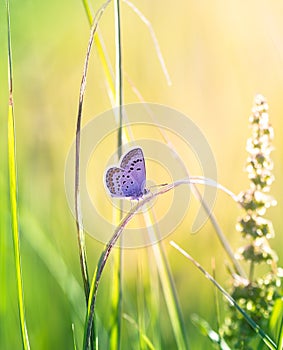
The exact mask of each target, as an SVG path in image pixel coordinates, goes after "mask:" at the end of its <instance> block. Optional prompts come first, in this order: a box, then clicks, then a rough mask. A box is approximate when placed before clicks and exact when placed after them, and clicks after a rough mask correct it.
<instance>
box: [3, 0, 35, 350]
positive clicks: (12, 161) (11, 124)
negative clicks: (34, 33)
mask: <svg viewBox="0 0 283 350" xmlns="http://www.w3.org/2000/svg"><path fill="white" fill-rule="evenodd" d="M6 6H7V23H8V81H9V104H8V162H9V180H10V184H9V185H10V186H9V187H10V203H11V220H12V233H13V244H14V258H15V267H16V279H17V294H18V295H17V296H18V303H19V316H20V324H21V336H22V342H23V348H24V349H25V350H29V349H30V345H29V338H28V332H27V327H26V320H25V309H24V291H23V281H22V271H21V256H20V239H19V223H18V202H17V166H16V144H15V143H16V142H15V139H16V135H15V117H14V103H13V74H12V73H13V72H12V48H11V26H10V8H9V1H7V2H6Z"/></svg>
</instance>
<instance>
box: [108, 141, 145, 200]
mask: <svg viewBox="0 0 283 350" xmlns="http://www.w3.org/2000/svg"><path fill="white" fill-rule="evenodd" d="M145 182H146V170H145V161H144V156H143V151H142V149H141V148H139V147H138V148H134V149H132V150H130V151H129V152H128V153H126V154H125V155H124V156H123V157H122V158H121V161H120V165H119V167H110V168H109V169H108V170H107V171H106V174H105V183H106V188H107V190H108V191H109V194H110V195H111V196H112V197H118V198H124V197H126V198H128V197H129V198H131V199H139V198H141V197H142V196H143V195H144V194H146V193H147V190H146V188H145Z"/></svg>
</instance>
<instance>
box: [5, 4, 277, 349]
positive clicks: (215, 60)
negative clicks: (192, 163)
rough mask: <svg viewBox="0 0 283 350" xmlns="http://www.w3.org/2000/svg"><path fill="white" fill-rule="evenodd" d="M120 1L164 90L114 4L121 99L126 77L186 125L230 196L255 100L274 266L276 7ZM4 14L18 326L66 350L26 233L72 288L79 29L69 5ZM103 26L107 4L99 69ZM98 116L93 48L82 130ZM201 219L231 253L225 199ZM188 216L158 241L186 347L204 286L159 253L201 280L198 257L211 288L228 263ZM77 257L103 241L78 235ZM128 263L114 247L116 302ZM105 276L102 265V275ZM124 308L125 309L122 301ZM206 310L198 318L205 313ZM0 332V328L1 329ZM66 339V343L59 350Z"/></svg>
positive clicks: (57, 305)
mask: <svg viewBox="0 0 283 350" xmlns="http://www.w3.org/2000/svg"><path fill="white" fill-rule="evenodd" d="M133 3H134V4H135V6H137V8H138V9H139V10H140V11H141V12H142V13H143V15H144V16H146V18H147V19H148V20H149V21H150V23H151V25H152V27H153V29H154V31H155V34H156V36H157V39H158V42H159V45H160V48H161V52H162V54H163V57H164V60H165V63H166V66H167V69H168V72H169V74H170V77H171V80H172V85H171V86H168V84H167V82H166V79H165V76H164V74H163V72H162V69H161V66H160V63H159V61H158V58H157V55H156V51H155V47H154V44H153V41H152V38H151V36H150V32H149V30H148V28H147V27H146V26H145V24H144V23H143V22H142V21H141V19H140V18H139V17H138V16H137V15H136V13H134V12H133V10H132V9H131V8H130V7H129V6H128V5H127V4H126V3H124V2H123V1H121V21H122V62H123V71H124V72H125V74H124V75H123V77H124V80H123V81H124V85H123V88H124V91H123V94H124V103H126V104H127V103H133V102H139V100H138V98H137V96H136V95H135V94H134V92H133V91H132V87H131V84H130V83H129V81H128V77H129V78H130V79H131V81H132V82H133V83H134V85H135V86H136V88H137V89H138V90H139V91H140V93H141V94H142V96H143V98H144V100H145V101H148V102H152V103H158V104H162V105H167V106H169V107H172V108H175V109H176V110H179V111H180V112H182V113H183V114H185V115H187V116H188V117H190V118H191V120H192V121H193V122H194V123H195V124H196V125H198V127H199V128H200V129H201V130H202V132H203V133H204V135H205V136H206V139H207V141H208V143H209V144H210V146H211V149H212V151H213V153H214V156H215V159H216V162H217V171H218V180H219V182H220V183H221V184H223V185H225V186H226V187H228V188H229V189H230V190H232V191H233V192H235V193H239V192H240V191H242V190H245V189H247V188H248V186H249V183H248V180H247V174H245V173H244V171H243V170H244V166H245V161H246V157H247V154H246V151H245V145H246V140H247V138H248V137H249V136H250V130H249V127H248V117H249V115H250V111H251V108H252V104H253V99H254V96H255V95H256V94H257V93H261V94H263V95H264V96H265V97H266V99H267V102H268V104H269V107H270V110H269V112H270V121H271V123H272V125H273V127H274V131H275V140H274V147H275V151H274V153H273V160H274V165H275V167H274V174H275V178H276V181H275V183H274V184H273V186H272V189H271V194H272V195H274V196H275V198H276V199H277V201H278V205H277V207H275V208H272V209H271V210H269V211H268V212H267V217H268V218H269V219H271V220H272V222H273V225H274V228H275V233H276V238H275V239H274V240H273V241H272V242H271V244H272V247H274V248H276V252H277V254H278V256H279V265H280V263H281V262H282V257H283V255H282V254H283V252H282V249H281V248H282V246H283V238H282V235H281V231H282V229H283V227H282V226H283V224H282V222H281V220H280V214H281V209H280V207H281V206H282V195H283V186H282V184H281V180H280V179H281V176H282V170H283V169H282V168H283V166H282V164H283V161H282V160H283V157H282V155H283V153H282V152H283V151H282V150H283V119H282V115H283V105H282V101H283V99H282V92H283V40H282V39H283V23H282V13H283V3H282V1H279V0H277V1H276V0H275V1H272V2H271V1H269V2H268V1H255V0H250V1H246V2H243V1H237V2H236V1H232V0H216V1H213V2H212V1H205V0H201V1H180V2H173V1H161V0H155V1H149V0H144V1H140V0H136V1H134V2H133ZM101 4H102V2H101V1H99V2H94V1H93V4H92V5H93V8H94V9H98V8H99V6H100V5H101ZM10 10H11V35H12V54H13V69H14V71H13V78H14V81H13V83H14V104H15V117H16V133H17V135H16V136H17V165H18V181H19V183H18V195H19V219H20V225H21V248H22V251H21V253H22V262H23V280H24V286H25V303H26V313H27V322H28V328H29V330H30V333H31V343H33V344H36V346H34V348H37V349H50V348H52V349H63V348H64V349H65V348H66V349H67V348H70V344H71V339H72V336H71V326H70V324H71V320H72V312H70V308H69V304H68V302H67V301H66V299H65V298H64V293H63V292H62V289H61V287H60V285H59V283H58V280H56V278H54V274H53V273H52V271H51V270H50V267H48V266H47V265H48V264H46V261H48V258H47V257H44V256H42V252H41V250H37V249H36V246H37V237H38V235H39V232H40V235H43V236H44V237H45V239H47V241H48V242H49V243H50V244H51V245H52V247H53V248H52V249H54V252H56V254H57V255H58V256H60V257H61V258H62V259H63V261H64V263H65V264H66V266H67V267H68V270H69V271H71V273H72V274H73V275H74V276H75V277H76V279H77V281H78V282H79V283H80V284H81V276H80V271H79V259H78V253H77V245H76V232H75V221H74V218H73V216H72V215H71V213H70V210H69V208H68V204H67V202H66V197H65V189H64V167H65V159H66V156H67V153H68V151H69V147H70V145H71V143H72V142H73V140H74V135H75V127H76V117H77V108H78V96H79V87H80V81H81V77H82V70H83V63H84V59H85V53H86V47H87V43H88V40H89V28H90V27H89V24H88V20H87V17H86V14H85V11H84V8H83V4H82V2H81V1H74V0H72V1H64V0H63V1H54V0H51V1H48V2H40V1H37V2H33V1H19V0H15V1H13V2H11V9H10ZM0 20H1V31H0V45H1V46H0V61H1V65H0V80H1V88H0V101H1V103H0V116H1V119H0V132H1V140H0V146H1V160H0V165H1V170H0V171H1V198H3V200H2V204H1V211H2V213H3V215H2V214H1V216H2V217H1V221H2V223H1V230H2V232H1V236H2V235H3V239H1V243H0V244H2V247H3V246H4V247H5V251H6V254H7V256H6V257H5V262H4V261H3V260H4V259H3V258H2V263H3V264H4V265H5V266H4V268H3V271H4V272H5V276H4V275H3V276H4V277H3V279H2V282H3V281H5V283H6V293H5V295H6V297H5V300H4V301H3V300H2V303H1V310H2V312H1V316H3V315H5V312H7V310H9V309H10V306H11V312H9V320H8V321H7V323H6V326H5V327H3V326H2V325H0V328H1V329H2V331H0V336H1V337H0V348H1V349H2V348H3V349H8V348H7V344H8V340H9V339H11V336H12V334H16V336H15V337H14V340H13V341H14V346H13V348H14V349H16V348H17V346H19V344H20V343H19V339H20V338H19V337H20V336H19V332H18V330H17V328H16V326H15V324H16V320H17V304H16V301H15V282H14V281H15V277H14V276H15V273H14V266H13V259H12V256H10V255H12V254H13V253H12V252H13V251H12V241H11V235H10V232H9V227H10V226H9V220H10V219H9V215H8V214H7V208H8V205H9V203H8V200H7V198H8V197H7V194H8V187H7V185H8V181H7V176H8V175H7V147H6V144H7V136H6V135H7V104H8V87H7V86H8V84H7V63H6V62H7V40H6V35H7V27H6V18H5V6H4V4H3V3H2V4H1V5H0ZM113 23H114V16H113V4H110V6H109V7H108V8H107V10H106V12H105V14H104V15H103V17H102V20H101V22H100V26H99V27H100V32H101V34H102V36H103V39H104V43H105V46H106V48H107V52H108V54H109V60H110V62H111V63H112V65H113V67H115V42H114V25H113ZM110 108H111V104H110V101H109V98H108V95H107V89H106V86H105V78H104V73H103V70H102V66H101V63H100V61H99V58H98V55H97V53H96V52H95V50H94V51H93V52H92V56H91V59H90V68H89V72H88V81H87V92H86V97H85V104H84V108H83V124H84V125H85V124H86V123H87V122H88V121H89V120H91V119H92V118H93V117H95V116H97V115H99V114H101V113H102V112H104V111H106V110H108V109H110ZM194 175H199V174H194ZM108 214H109V213H108ZM215 215H216V217H217V219H218V221H219V223H220V226H221V228H222V229H223V231H224V233H225V235H226V236H227V238H228V239H229V241H230V242H231V244H232V247H233V248H234V249H237V247H239V245H241V244H243V243H244V242H243V240H242V239H241V237H240V234H239V233H236V231H235V224H236V219H237V217H238V216H239V215H240V209H239V208H238V207H237V205H236V204H235V203H233V202H232V201H231V200H230V199H229V198H227V196H226V195H224V194H223V193H219V194H218V196H217V201H216V205H215ZM2 218H3V220H2ZM192 220H193V217H192V215H190V213H188V214H187V217H186V220H185V221H183V222H182V224H181V225H180V226H179V228H178V231H177V232H174V233H172V234H171V235H170V237H169V238H167V239H166V240H165V241H164V244H165V247H166V251H167V254H168V256H169V260H170V263H171V266H172V270H173V275H174V277H175V282H176V288H177V291H178V293H179V297H180V302H181V307H182V309H183V312H184V317H185V322H186V324H188V337H189V339H190V335H192V338H194V337H195V335H194V334H193V333H194V331H193V330H194V328H193V326H192V325H191V323H190V320H189V317H190V315H191V313H198V314H200V315H201V316H202V317H206V318H208V319H209V320H210V321H211V320H212V323H213V322H214V319H215V316H214V314H215V310H214V307H211V305H214V303H213V302H212V300H213V288H212V287H211V286H210V285H209V283H208V282H207V281H206V280H205V279H204V278H203V276H201V275H200V274H199V272H198V271H196V270H195V268H194V267H193V266H192V265H191V264H189V263H188V262H187V261H186V260H185V259H184V258H183V257H182V256H180V255H179V254H178V253H177V252H176V251H174V250H173V248H172V247H170V245H169V244H168V242H169V240H170V239H174V240H176V241H177V242H178V243H180V244H181V245H182V246H183V247H184V248H185V249H187V250H188V251H189V252H190V253H191V254H192V255H193V256H194V257H195V258H196V259H197V260H198V261H199V262H201V263H202V264H203V265H204V266H205V267H206V268H207V269H208V270H211V259H212V257H215V259H216V275H217V276H219V280H220V282H222V283H223V285H224V286H226V287H227V286H229V284H228V280H227V273H226V270H225V267H224V262H225V261H227V259H228V258H227V257H226V256H225V254H223V249H222V248H221V246H220V244H219V242H218V240H217V238H216V235H215V233H214V231H213V229H212V226H211V224H210V223H207V224H206V225H205V226H204V227H203V229H202V230H201V231H200V232H198V233H197V234H196V235H191V234H190V230H189V228H190V227H191V225H192ZM4 236H6V238H5V239H4ZM87 247H88V255H89V263H90V271H93V269H94V267H95V265H96V262H97V259H98V256H99V252H100V251H101V250H102V248H103V245H102V244H101V243H98V242H96V241H95V240H94V239H92V238H91V237H87ZM2 251H3V249H2ZM142 254H143V252H142V249H139V250H125V253H124V258H125V266H126V267H127V268H125V273H124V279H125V283H124V284H125V286H124V287H125V290H126V291H125V295H126V296H128V297H129V299H130V298H131V289H132V288H134V286H135V283H136V281H135V276H136V271H137V266H138V259H139V256H140V257H142V256H143V255H142ZM51 260H52V259H51ZM109 269H110V267H107V271H108V272H107V273H109ZM55 270H56V268H55ZM2 288H3V285H2V286H1V289H2ZM109 288H111V286H107V281H106V280H104V281H103V284H102V286H101V290H102V291H104V292H105V293H108V295H109V293H110V292H109ZM127 289H128V292H127ZM7 290H8V291H9V293H8V292H7ZM101 293H102V292H101ZM127 293H128V294H127ZM100 300H101V302H100V305H99V306H98V308H99V310H100V311H101V310H102V311H103V308H104V307H107V305H108V304H107V300H105V298H103V297H101V299H100ZM130 300H131V299H130ZM131 302H132V300H131ZM78 303H79V305H80V303H81V306H82V310H83V306H84V302H83V300H81V301H79V300H78ZM125 303H126V305H127V301H126V302H125ZM108 306H109V305H108ZM207 308H209V309H210V314H207ZM82 314H83V311H82ZM63 320H64V321H63ZM3 322H4V321H3ZM3 322H2V320H1V324H3ZM46 325H48V326H46ZM9 327H10V328H9ZM13 327H15V328H13ZM11 328H12V329H11ZM199 337H200V336H199ZM66 338H67V339H68V340H67V341H66V343H64V339H65V340H66ZM1 339H2V340H1ZM200 339H201V340H198V342H199V344H204V345H203V346H204V347H205V346H206V345H207V343H206V340H205V339H202V338H201V337H200ZM1 342H2V343H1ZM201 342H203V343H201ZM63 344H68V346H67V345H66V347H65V346H64V345H63ZM204 347H203V348H204ZM10 348H12V347H10Z"/></svg>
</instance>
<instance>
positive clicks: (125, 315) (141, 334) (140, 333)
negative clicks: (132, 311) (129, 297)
mask: <svg viewBox="0 0 283 350" xmlns="http://www.w3.org/2000/svg"><path fill="white" fill-rule="evenodd" d="M123 318H124V319H125V320H126V321H128V322H129V323H130V324H131V325H132V326H134V327H135V329H136V330H137V331H138V332H139V335H140V337H142V339H143V341H144V342H145V344H146V345H147V347H148V349H150V350H156V349H155V347H154V345H153V344H152V342H151V341H150V339H149V338H148V337H147V335H146V334H144V332H143V331H142V329H141V328H140V327H139V325H138V324H137V322H136V321H135V320H134V319H133V318H132V317H131V316H129V315H127V314H123Z"/></svg>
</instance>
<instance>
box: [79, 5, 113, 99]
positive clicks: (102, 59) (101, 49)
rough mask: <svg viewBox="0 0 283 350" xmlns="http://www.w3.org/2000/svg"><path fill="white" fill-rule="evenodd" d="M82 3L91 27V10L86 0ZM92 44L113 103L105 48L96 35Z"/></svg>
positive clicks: (111, 84)
mask: <svg viewBox="0 0 283 350" xmlns="http://www.w3.org/2000/svg"><path fill="white" fill-rule="evenodd" d="M82 2H83V6H84V8H85V11H86V15H87V19H88V22H89V25H90V26H91V25H92V23H93V19H94V18H93V15H92V10H91V5H90V3H89V1H88V0H82ZM94 43H95V47H96V50H97V53H98V57H99V59H100V62H101V64H102V68H103V71H104V75H105V80H106V84H107V87H108V90H107V91H108V93H109V98H110V101H111V102H114V101H115V86H114V81H113V74H112V68H111V67H110V63H109V62H108V60H107V59H106V54H105V52H104V50H105V48H104V47H103V45H102V42H101V40H100V38H99V34H98V33H96V34H95V36H94Z"/></svg>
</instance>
